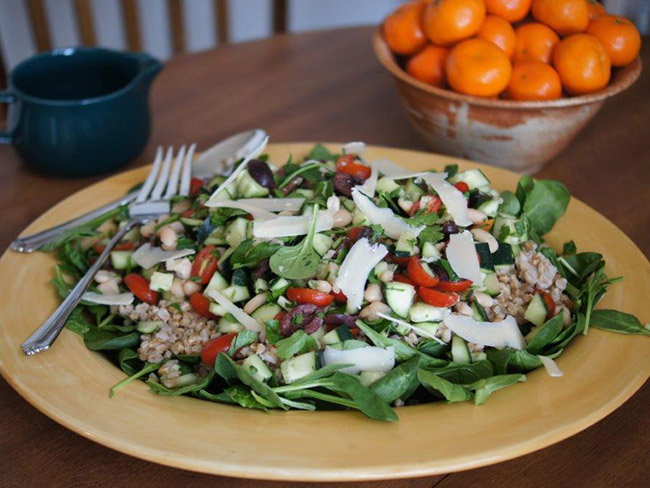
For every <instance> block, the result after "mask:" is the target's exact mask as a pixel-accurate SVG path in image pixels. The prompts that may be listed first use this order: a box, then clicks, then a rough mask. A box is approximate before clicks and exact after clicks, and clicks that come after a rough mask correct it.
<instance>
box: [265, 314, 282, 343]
mask: <svg viewBox="0 0 650 488" xmlns="http://www.w3.org/2000/svg"><path fill="white" fill-rule="evenodd" d="M264 326H265V328H266V340H267V342H268V343H269V344H271V345H273V344H276V343H277V342H278V341H279V340H281V339H282V334H280V321H279V320H275V319H272V320H267V321H266V324H265V325H264Z"/></svg>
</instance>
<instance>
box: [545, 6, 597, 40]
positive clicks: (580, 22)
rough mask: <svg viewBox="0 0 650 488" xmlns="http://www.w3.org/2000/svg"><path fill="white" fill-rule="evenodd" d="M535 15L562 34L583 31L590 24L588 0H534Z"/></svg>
mask: <svg viewBox="0 0 650 488" xmlns="http://www.w3.org/2000/svg"><path fill="white" fill-rule="evenodd" d="M532 10H533V17H535V19H536V20H538V21H539V22H541V23H543V24H546V25H548V26H549V27H550V28H551V29H553V30H554V31H555V32H557V33H558V34H560V35H561V36H567V35H569V34H576V33H578V32H583V31H584V30H585V29H586V28H587V26H588V25H589V6H588V5H587V0H533V9H532Z"/></svg>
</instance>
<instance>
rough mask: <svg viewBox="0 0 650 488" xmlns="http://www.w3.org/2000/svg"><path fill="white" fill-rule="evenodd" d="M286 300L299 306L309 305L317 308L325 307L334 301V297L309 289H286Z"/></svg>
mask: <svg viewBox="0 0 650 488" xmlns="http://www.w3.org/2000/svg"><path fill="white" fill-rule="evenodd" d="M287 298H288V299H289V300H291V301H292V302H296V303H298V304H300V305H302V304H304V303H311V304H313V305H316V306H318V307H327V306H328V305H329V304H330V303H332V302H333V301H334V295H330V294H329V293H323V292H322V291H318V290H312V289H311V288H287Z"/></svg>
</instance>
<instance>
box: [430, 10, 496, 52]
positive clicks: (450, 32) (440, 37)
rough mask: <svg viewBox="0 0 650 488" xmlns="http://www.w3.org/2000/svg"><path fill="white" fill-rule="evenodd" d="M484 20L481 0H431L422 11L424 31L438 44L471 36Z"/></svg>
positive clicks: (445, 43)
mask: <svg viewBox="0 0 650 488" xmlns="http://www.w3.org/2000/svg"><path fill="white" fill-rule="evenodd" d="M484 20H485V3H483V0H432V1H431V2H430V3H429V4H428V5H427V8H426V10H425V11H424V17H423V21H422V22H423V26H424V32H425V34H426V35H427V37H428V38H429V40H430V41H431V42H433V43H434V44H437V45H438V46H449V45H451V44H454V43H455V42H458V41H460V40H462V39H466V38H468V37H472V36H473V35H474V34H476V32H477V31H478V30H479V28H480V27H481V24H482V23H483V21H484Z"/></svg>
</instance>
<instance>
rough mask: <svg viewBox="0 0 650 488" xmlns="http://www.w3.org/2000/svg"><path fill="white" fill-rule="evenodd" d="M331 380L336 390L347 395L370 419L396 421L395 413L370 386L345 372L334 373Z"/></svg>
mask: <svg viewBox="0 0 650 488" xmlns="http://www.w3.org/2000/svg"><path fill="white" fill-rule="evenodd" d="M332 382H333V383H334V386H335V388H336V389H337V391H339V392H342V393H345V394H346V395H347V396H349V397H350V398H351V399H352V401H353V402H354V403H355V404H356V407H357V408H358V409H359V410H361V411H362V412H363V413H364V414H365V415H367V416H368V417H370V418H371V419H374V420H386V421H388V422H395V421H397V415H396V414H395V411H394V410H393V409H392V408H391V407H390V405H389V404H388V403H386V402H385V401H384V400H382V399H381V397H380V396H379V395H377V394H376V393H375V392H373V391H372V390H371V389H370V388H366V387H365V386H363V385H362V384H361V383H359V380H358V379H357V378H356V377H354V376H351V375H349V374H345V373H334V376H332Z"/></svg>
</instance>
